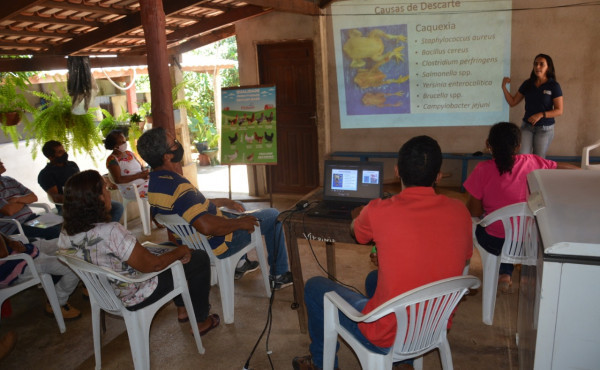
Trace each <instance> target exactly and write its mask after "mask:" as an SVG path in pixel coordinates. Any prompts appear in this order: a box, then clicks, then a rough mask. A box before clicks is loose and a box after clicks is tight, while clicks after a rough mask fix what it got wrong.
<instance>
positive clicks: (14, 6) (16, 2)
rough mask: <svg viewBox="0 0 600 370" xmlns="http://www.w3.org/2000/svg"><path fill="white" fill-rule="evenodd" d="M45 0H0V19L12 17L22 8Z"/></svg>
mask: <svg viewBox="0 0 600 370" xmlns="http://www.w3.org/2000/svg"><path fill="white" fill-rule="evenodd" d="M46 1H47V0H13V1H8V0H5V1H3V2H2V7H0V21H4V20H6V19H12V17H14V16H16V15H18V14H20V13H21V12H22V11H23V10H25V9H28V8H30V7H32V6H34V5H40V4H42V3H45V2H46Z"/></svg>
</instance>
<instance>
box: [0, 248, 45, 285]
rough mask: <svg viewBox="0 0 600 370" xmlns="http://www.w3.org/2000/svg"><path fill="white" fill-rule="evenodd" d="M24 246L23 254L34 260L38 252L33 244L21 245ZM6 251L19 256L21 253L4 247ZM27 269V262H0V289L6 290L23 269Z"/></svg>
mask: <svg viewBox="0 0 600 370" xmlns="http://www.w3.org/2000/svg"><path fill="white" fill-rule="evenodd" d="M23 245H24V246H25V252H23V253H24V254H28V255H30V256H31V258H36V257H37V256H38V255H39V254H40V251H39V250H38V249H37V247H36V246H34V245H33V244H23ZM6 250H7V251H8V254H9V255H11V254H19V253H21V252H17V251H13V250H12V249H11V248H10V246H9V245H8V243H7V245H6ZM26 267H27V262H26V261H25V260H8V261H3V260H0V288H7V287H8V286H10V284H12V283H13V282H14V281H15V280H17V278H18V277H19V275H21V274H23V273H24V272H25V268H26Z"/></svg>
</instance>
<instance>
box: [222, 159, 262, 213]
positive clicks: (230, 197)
mask: <svg viewBox="0 0 600 370" xmlns="http://www.w3.org/2000/svg"><path fill="white" fill-rule="evenodd" d="M227 172H228V179H229V199H233V198H232V192H231V165H230V164H228V165H227ZM252 172H253V174H254V183H255V184H256V183H257V181H258V179H257V177H256V171H252ZM267 182H268V189H269V197H268V198H247V199H236V201H240V202H266V201H269V207H271V208H273V192H272V191H271V186H272V185H273V184H272V183H271V176H269V175H268V171H267Z"/></svg>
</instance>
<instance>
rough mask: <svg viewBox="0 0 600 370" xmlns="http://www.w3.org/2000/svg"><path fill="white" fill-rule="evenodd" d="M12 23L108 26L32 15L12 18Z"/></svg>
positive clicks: (99, 23) (73, 19) (92, 22)
mask: <svg viewBox="0 0 600 370" xmlns="http://www.w3.org/2000/svg"><path fill="white" fill-rule="evenodd" d="M10 20H11V21H15V22H29V23H33V24H37V23H47V24H61V25H67V26H87V27H102V26H104V25H106V23H104V22H94V21H89V20H85V19H77V18H68V17H67V18H57V17H43V18H40V17H35V16H31V15H16V16H14V17H11V18H10Z"/></svg>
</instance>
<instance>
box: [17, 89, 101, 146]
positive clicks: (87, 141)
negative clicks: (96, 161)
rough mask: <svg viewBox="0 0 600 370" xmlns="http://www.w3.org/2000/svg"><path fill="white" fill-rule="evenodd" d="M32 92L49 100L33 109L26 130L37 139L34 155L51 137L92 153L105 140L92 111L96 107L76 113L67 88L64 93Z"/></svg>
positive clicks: (35, 140)
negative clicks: (30, 123) (30, 125)
mask: <svg viewBox="0 0 600 370" xmlns="http://www.w3.org/2000/svg"><path fill="white" fill-rule="evenodd" d="M32 94H34V95H35V96H37V97H40V98H43V99H45V100H46V104H44V105H43V106H41V107H40V108H39V109H38V110H37V111H36V112H35V113H34V118H33V125H32V127H31V130H30V131H28V132H27V135H28V136H29V137H32V138H33V140H34V142H35V145H34V148H33V151H32V156H33V158H35V157H36V155H37V148H38V146H42V145H44V143H46V142H47V141H48V140H58V141H60V142H61V143H62V144H63V146H64V147H65V149H66V150H70V149H73V150H74V151H76V152H78V153H81V152H85V153H88V154H89V155H90V156H93V151H94V149H95V148H96V147H97V146H98V145H100V144H101V143H102V139H101V138H100V136H99V135H98V130H97V129H96V124H95V122H94V115H93V114H92V113H91V112H92V111H93V110H92V109H90V110H88V112H87V113H86V114H82V115H77V114H73V112H72V111H71V97H70V96H69V95H68V94H67V93H66V91H65V92H64V94H63V95H62V96H58V95H57V94H56V93H55V92H51V93H50V94H44V93H41V92H38V91H33V92H32Z"/></svg>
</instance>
